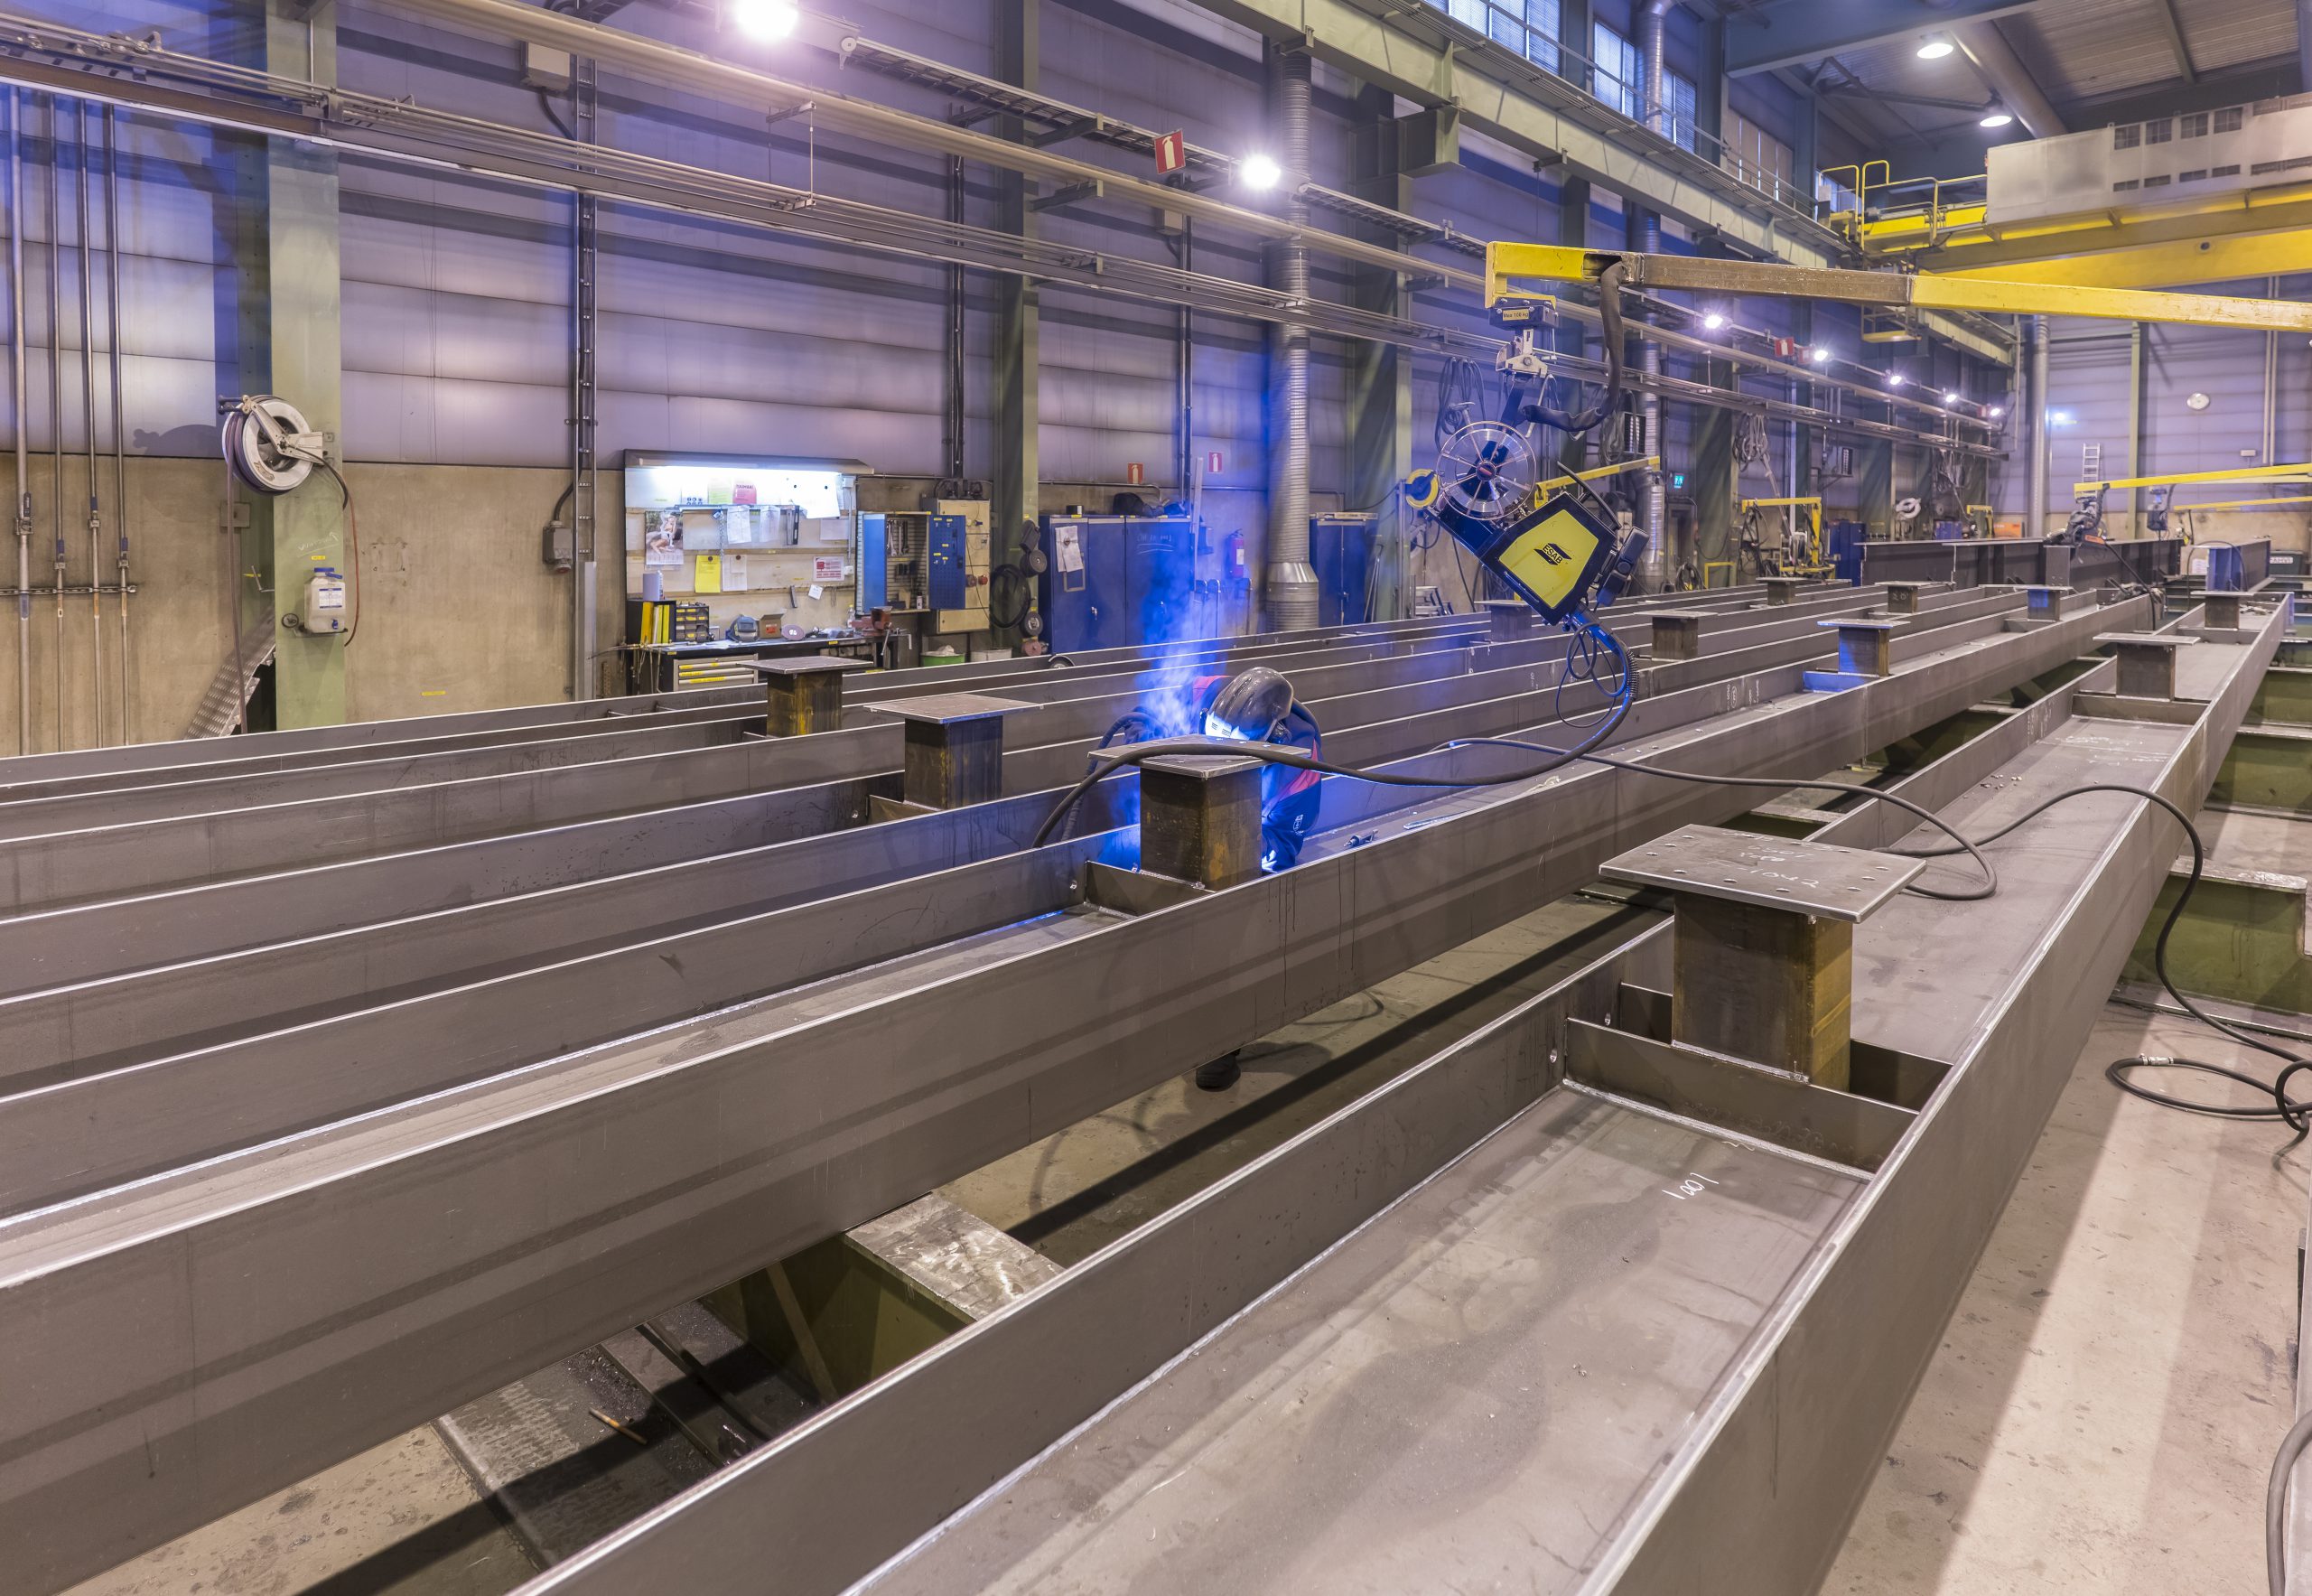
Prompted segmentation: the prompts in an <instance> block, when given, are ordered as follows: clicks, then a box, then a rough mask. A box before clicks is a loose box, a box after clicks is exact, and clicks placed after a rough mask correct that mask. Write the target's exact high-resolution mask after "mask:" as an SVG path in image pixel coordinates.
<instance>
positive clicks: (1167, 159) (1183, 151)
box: [1156, 133, 1189, 177]
mask: <svg viewBox="0 0 2312 1596" xmlns="http://www.w3.org/2000/svg"><path fill="white" fill-rule="evenodd" d="M1188 164H1189V135H1187V134H1185V133H1168V134H1166V135H1163V136H1162V137H1161V138H1159V139H1158V140H1157V141H1156V175H1157V176H1159V177H1170V176H1171V175H1172V173H1175V172H1185V171H1187V170H1188Z"/></svg>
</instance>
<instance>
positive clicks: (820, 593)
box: [811, 583, 826, 599]
mask: <svg viewBox="0 0 2312 1596" xmlns="http://www.w3.org/2000/svg"><path fill="white" fill-rule="evenodd" d="M811 596H812V597H813V598H815V599H823V598H825V597H826V589H825V588H823V587H821V586H819V585H818V583H812V584H811Z"/></svg>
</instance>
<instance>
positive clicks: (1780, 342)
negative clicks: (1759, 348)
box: [1774, 338, 1798, 360]
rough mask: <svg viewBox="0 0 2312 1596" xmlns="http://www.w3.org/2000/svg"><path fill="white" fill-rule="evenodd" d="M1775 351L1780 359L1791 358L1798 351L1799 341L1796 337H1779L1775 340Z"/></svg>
mask: <svg viewBox="0 0 2312 1596" xmlns="http://www.w3.org/2000/svg"><path fill="white" fill-rule="evenodd" d="M1774 352H1775V354H1776V357H1777V358H1778V359H1785V360H1787V359H1792V358H1794V357H1795V355H1796V354H1797V353H1798V341H1797V340H1796V339H1795V338H1777V339H1776V340H1775V341H1774Z"/></svg>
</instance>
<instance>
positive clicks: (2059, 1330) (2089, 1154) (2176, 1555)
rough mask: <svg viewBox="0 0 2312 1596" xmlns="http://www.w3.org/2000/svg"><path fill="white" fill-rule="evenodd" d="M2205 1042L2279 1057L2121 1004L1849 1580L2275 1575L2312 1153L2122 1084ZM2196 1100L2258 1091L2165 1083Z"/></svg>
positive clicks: (1976, 1283) (2044, 1583) (2206, 1580)
mask: <svg viewBox="0 0 2312 1596" xmlns="http://www.w3.org/2000/svg"><path fill="white" fill-rule="evenodd" d="M2147 1051H2148V1052H2152V1053H2160V1054H2182V1055H2185V1056H2187V1057H2191V1058H2195V1059H2203V1060H2205V1061H2207V1062H2210V1063H2223V1064H2232V1065H2234V1066H2235V1067H2237V1068H2242V1069H2247V1070H2249V1071H2251V1072H2252V1073H2256V1074H2270V1073H2271V1070H2270V1068H2269V1067H2270V1065H2271V1064H2272V1060H2270V1059H2263V1058H2261V1056H2259V1055H2256V1054H2253V1053H2251V1052H2250V1051H2249V1050H2246V1049H2243V1048H2234V1047H2229V1046H2220V1045H2216V1044H2214V1043H2213V1042H2212V1041H2210V1038H2209V1034H2208V1032H2207V1031H2205V1030H2204V1029H2203V1028H2201V1027H2200V1026H2198V1025H2195V1024H2193V1023H2192V1022H2188V1021H2182V1022H2179V1021H2175V1020H2169V1019H2167V1018H2164V1017H2162V1018H2155V1017H2153V1016H2150V1015H2148V1014H2145V1013H2141V1012H2140V1011H2136V1010H2130V1009H2124V1008H2120V1007H2116V1006H2114V1007H2112V1008H2110V1009H2107V1010H2106V1011H2105V1013H2104V1015H2103V1018H2102V1021H2101V1022H2100V1023H2099V1024H2098V1025H2097V1027H2096V1030H2095V1033H2094V1035H2093V1038H2092V1039H2091V1040H2090V1041H2089V1043H2088V1045H2087V1047H2086V1049H2085V1050H2084V1052H2082V1054H2081V1055H2080V1059H2079V1062H2078V1064H2077V1065H2076V1066H2075V1067H2074V1069H2073V1072H2072V1078H2071V1083H2070V1085H2069V1086H2068V1087H2066V1088H2065V1092H2064V1096H2063V1098H2062V1100H2061V1102H2060V1103H2059V1104H2058V1105H2057V1106H2056V1112H2055V1115H2054V1117H2053V1118H2052V1119H2051V1120H2050V1121H2049V1123H2048V1126H2047V1130H2046V1134H2045V1135H2043V1136H2042V1137H2041V1138H2040V1141H2039V1145H2038V1148H2037V1151H2036V1152H2035V1153H2033V1154H2032V1158H2031V1162H2030V1164H2029V1166H2028V1168H2027V1169H2026V1170H2025V1171H2024V1174H2023V1178H2022V1180H2021V1181H2020V1182H2019V1183H2018V1186H2017V1189H2016V1191H2015V1195H2014V1197H2013V1199H2011V1200H2010V1201H2009V1204H2008V1208H2007V1212H2006V1214H2005V1216H2004V1217H2003V1218H2001V1219H2000V1225H1999V1228H1998V1230H1997V1231H1996V1232H1995V1233H1994V1234H1993V1236H1992V1237H1991V1241H1990V1246H1989V1247H1988V1248H1987V1249H1986V1251H1985V1253H1984V1255H1983V1259H1982V1262H1981V1265H1980V1266H1979V1267H1978V1268H1977V1270H1976V1272H1975V1276H1974V1279H1973V1281H1972V1283H1971V1284H1970V1285H1969V1287H1968V1289H1967V1293H1966V1295H1965V1296H1964V1298H1963V1299H1962V1301H1961V1302H1960V1305H1959V1311H1958V1312H1957V1313H1956V1314H1955V1315H1954V1316H1953V1320H1952V1323H1951V1325H1950V1328H1949V1330H1947V1331H1946V1332H1945V1333H1944V1340H1943V1346H1942V1349H1941V1350H1940V1351H1938V1352H1937V1353H1936V1355H1935V1358H1934V1362H1933V1363H1932V1364H1931V1365H1930V1366H1929V1367H1928V1369H1927V1372H1926V1377H1925V1380H1924V1381H1923V1383H1922V1384H1921V1385H1920V1386H1919V1389H1918V1392H1917V1394H1916V1395H1915V1396H1914V1397H1913V1398H1912V1401H1911V1405H1910V1410H1909V1412H1908V1414H1906V1416H1905V1418H1904V1421H1903V1424H1902V1427H1901V1429H1900V1431H1899V1432H1898V1433H1897V1435H1896V1438H1895V1442H1894V1444H1893V1445H1892V1446H1891V1447H1890V1448H1889V1449H1888V1456H1887V1460H1886V1465H1885V1467H1884V1468H1883V1469H1882V1470H1880V1471H1879V1478H1878V1479H1877V1480H1876V1481H1874V1482H1873V1484H1872V1486H1871V1489H1870V1493H1869V1497H1868V1498H1866V1499H1865V1500H1864V1502H1863V1505H1862V1509H1861V1511H1860V1514H1859V1515H1858V1516H1857V1517H1856V1519H1855V1523H1854V1526H1853V1527H1852V1529H1851V1532H1850V1534H1849V1535H1848V1538H1847V1543H1846V1546H1845V1549H1844V1551H1843V1552H1842V1553H1841V1554H1840V1557H1839V1559H1838V1561H1837V1563H1836V1564H1835V1565H1834V1566H1833V1567H1832V1571H1831V1574H1830V1577H1829V1579H1828V1580H1827V1581H1826V1582H1824V1584H1823V1591H1824V1592H1825V1593H1826V1596H2007V1593H2008V1592H2018V1593H2019V1592H2025V1591H2028V1592H2032V1593H2034V1596H2041V1593H2045V1592H2051V1591H2053V1592H2059V1591H2082V1592H2084V1591H2094V1592H2097V1593H2099V1596H2154V1593H2157V1596H2173V1593H2174V1592H2177V1591H2261V1589H2262V1588H2263V1494H2264V1481H2265V1477H2266V1474H2267V1472H2268V1470H2270V1466H2271V1453H2272V1450H2273V1448H2274V1447H2276V1446H2277V1445H2278V1444H2279V1438H2280V1436H2281V1435H2282V1434H2283V1433H2285V1432H2286V1431H2287V1429H2288V1426H2289V1422H2290V1419H2291V1418H2292V1416H2293V1414H2294V1403H2295V1397H2294V1390H2295V1382H2294V1376H2293V1372H2292V1371H2293V1368H2294V1359H2295V1351H2294V1346H2293V1342H2294V1339H2295V1334H2296V1311H2295V1301H2296V1280H2297V1239H2298V1234H2299V1232H2300V1231H2301V1230H2302V1229H2303V1227H2304V1221H2305V1195H2306V1170H2307V1152H2306V1150H2305V1149H2304V1148H2301V1147H2299V1148H2297V1149H2294V1150H2292V1151H2290V1152H2289V1153H2288V1154H2287V1156H2286V1157H2284V1158H2282V1159H2280V1160H2279V1162H2277V1163H2276V1162H2275V1161H2274V1159H2273V1156H2272V1155H2273V1153H2275V1151H2276V1150H2278V1149H2279V1147H2280V1146H2281V1145H2282V1143H2284V1142H2285V1141H2286V1140H2287V1133H2286V1132H2285V1131H2284V1130H2279V1129H2277V1128H2275V1127H2274V1126H2273V1125H2270V1124H2266V1123H2255V1122H2241V1121H2229V1120H2221V1119H2211V1118H2205V1117H2202V1116H2198V1115H2186V1114H2179V1113H2177V1112H2174V1111H2172V1110H2168V1109H2163V1108H2159V1107H2157V1106H2153V1105H2150V1104H2147V1103H2140V1102H2138V1101H2136V1100H2135V1099H2133V1098H2130V1097H2124V1096H2122V1095H2121V1093H2120V1092H2118V1091H2117V1090H2115V1089H2114V1088H2113V1087H2112V1085H2111V1083H2110V1082H2109V1081H2107V1080H2106V1079H2104V1078H2103V1067H2104V1066H2105V1065H2106V1064H2107V1063H2109V1062H2110V1061H2111V1060H2112V1059H2117V1058H2123V1057H2125V1056H2127V1055H2129V1054H2130V1053H2136V1052H2147ZM2147 1084H2152V1085H2155V1086H2157V1087H2158V1089H2161V1090H2166V1091H2170V1092H2172V1093H2174V1094H2175V1095H2177V1096H2195V1097H2209V1098H2211V1099H2212V1100H2215V1101H2222V1102H2241V1103H2245V1102H2247V1101H2250V1100H2251V1094H2249V1093H2248V1092H2247V1091H2246V1089H2245V1088H2244V1087H2228V1086H2226V1085H2225V1083H2222V1082H2217V1081H2213V1080H2211V1081H2209V1082H2207V1084H2206V1087H2199V1086H2197V1085H2196V1084H2195V1083H2193V1082H2192V1081H2191V1080H2190V1078H2183V1077H2177V1076H2173V1075H2171V1076H2169V1078H2168V1079H2167V1080H2164V1081H2159V1080H2150V1081H2148V1082H2147Z"/></svg>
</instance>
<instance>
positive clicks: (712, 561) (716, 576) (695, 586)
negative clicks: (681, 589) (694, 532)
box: [691, 555, 722, 593]
mask: <svg viewBox="0 0 2312 1596" xmlns="http://www.w3.org/2000/svg"><path fill="white" fill-rule="evenodd" d="M691 592H693V593H721V592H722V555H699V556H698V565H697V568H696V569H695V571H694V572H693V573H692V575H691Z"/></svg>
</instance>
